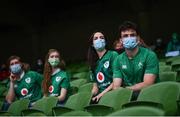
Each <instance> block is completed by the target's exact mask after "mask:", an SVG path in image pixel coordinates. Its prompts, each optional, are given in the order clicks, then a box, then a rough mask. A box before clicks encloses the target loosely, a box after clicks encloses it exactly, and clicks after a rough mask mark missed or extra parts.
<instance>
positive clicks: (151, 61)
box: [145, 52, 159, 75]
mask: <svg viewBox="0 0 180 117" xmlns="http://www.w3.org/2000/svg"><path fill="white" fill-rule="evenodd" d="M145 74H155V75H158V74H159V61H158V58H157V56H156V54H155V53H154V52H151V53H149V55H148V57H147V61H146V69H145Z"/></svg>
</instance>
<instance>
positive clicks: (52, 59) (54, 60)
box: [48, 58, 60, 67]
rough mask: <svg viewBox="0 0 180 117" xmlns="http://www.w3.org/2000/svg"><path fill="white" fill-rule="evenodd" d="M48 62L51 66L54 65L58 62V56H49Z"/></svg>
mask: <svg viewBox="0 0 180 117" xmlns="http://www.w3.org/2000/svg"><path fill="white" fill-rule="evenodd" d="M48 62H49V63H50V65H51V66H52V67H56V66H57V65H58V64H59V62H60V60H59V58H49V59H48Z"/></svg>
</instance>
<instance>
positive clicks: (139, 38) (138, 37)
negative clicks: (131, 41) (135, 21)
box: [137, 35, 141, 44]
mask: <svg viewBox="0 0 180 117" xmlns="http://www.w3.org/2000/svg"><path fill="white" fill-rule="evenodd" d="M140 40H141V37H140V36H139V35H138V36H137V43H138V44H139V43H141V42H140Z"/></svg>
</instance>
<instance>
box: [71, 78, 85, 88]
mask: <svg viewBox="0 0 180 117" xmlns="http://www.w3.org/2000/svg"><path fill="white" fill-rule="evenodd" d="M85 83H87V80H86V79H77V80H73V81H71V82H70V85H71V86H72V87H77V88H79V87H80V86H82V85H84V84H85Z"/></svg>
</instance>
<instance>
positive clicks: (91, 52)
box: [87, 31, 107, 71]
mask: <svg viewBox="0 0 180 117" xmlns="http://www.w3.org/2000/svg"><path fill="white" fill-rule="evenodd" d="M98 32H99V33H102V34H103V35H104V33H103V32H102V31H95V32H94V33H93V34H92V35H91V36H90V38H89V40H88V44H89V48H88V54H87V60H88V64H89V66H90V70H92V71H94V70H95V67H96V62H97V60H98V58H99V57H98V54H97V52H96V50H95V48H94V47H93V38H94V35H95V33H98ZM104 37H105V35H104ZM105 39H106V37H105ZM105 48H107V46H106V47H105Z"/></svg>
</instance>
